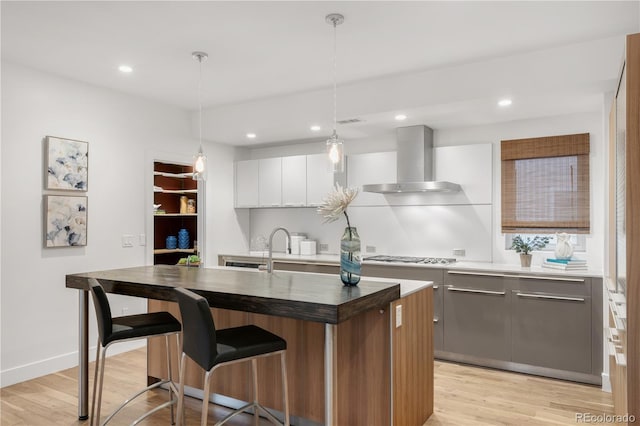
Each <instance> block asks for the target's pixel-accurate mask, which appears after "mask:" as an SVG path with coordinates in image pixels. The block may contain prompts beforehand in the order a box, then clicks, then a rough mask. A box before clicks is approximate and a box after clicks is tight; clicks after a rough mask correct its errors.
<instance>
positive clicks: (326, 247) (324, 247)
mask: <svg viewBox="0 0 640 426" xmlns="http://www.w3.org/2000/svg"><path fill="white" fill-rule="evenodd" d="M319 250H320V251H329V244H320V245H319Z"/></svg>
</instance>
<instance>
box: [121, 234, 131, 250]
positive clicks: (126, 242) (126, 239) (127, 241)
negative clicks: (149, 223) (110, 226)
mask: <svg viewBox="0 0 640 426" xmlns="http://www.w3.org/2000/svg"><path fill="white" fill-rule="evenodd" d="M122 247H133V235H130V234H123V235H122Z"/></svg>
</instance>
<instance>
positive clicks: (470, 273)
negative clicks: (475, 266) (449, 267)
mask: <svg viewBox="0 0 640 426" xmlns="http://www.w3.org/2000/svg"><path fill="white" fill-rule="evenodd" d="M447 274H451V275H479V276H482V277H504V276H505V275H504V274H492V273H489V272H466V271H465V272H462V271H447Z"/></svg>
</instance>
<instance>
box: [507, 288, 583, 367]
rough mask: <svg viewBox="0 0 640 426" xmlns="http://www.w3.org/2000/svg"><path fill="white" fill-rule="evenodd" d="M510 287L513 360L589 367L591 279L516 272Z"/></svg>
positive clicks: (544, 364)
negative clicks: (511, 288) (522, 275)
mask: <svg viewBox="0 0 640 426" xmlns="http://www.w3.org/2000/svg"><path fill="white" fill-rule="evenodd" d="M514 284H515V285H514V289H513V290H512V298H511V300H512V315H511V318H512V320H511V321H512V334H511V336H512V343H511V347H512V361H513V362H516V363H521V364H530V365H536V366H540V367H547V368H553V369H557V370H565V371H575V372H579V373H587V374H590V373H591V372H592V343H593V342H592V337H593V336H592V329H591V324H592V312H593V307H592V298H591V285H590V281H589V279H588V278H587V279H582V278H555V279H554V278H550V277H549V278H540V277H520V278H518V279H516V281H515V283H514Z"/></svg>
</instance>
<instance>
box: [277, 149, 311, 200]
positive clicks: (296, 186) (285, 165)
mask: <svg viewBox="0 0 640 426" xmlns="http://www.w3.org/2000/svg"><path fill="white" fill-rule="evenodd" d="M306 182H307V156H306V155H295V156H292V157H282V205H283V206H284V207H304V206H305V205H306V204H307V188H306Z"/></svg>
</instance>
